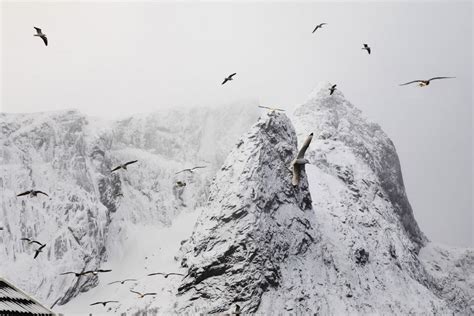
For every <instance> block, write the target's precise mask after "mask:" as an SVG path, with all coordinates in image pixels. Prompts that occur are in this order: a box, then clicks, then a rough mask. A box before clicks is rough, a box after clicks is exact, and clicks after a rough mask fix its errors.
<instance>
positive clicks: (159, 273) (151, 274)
mask: <svg viewBox="0 0 474 316" xmlns="http://www.w3.org/2000/svg"><path fill="white" fill-rule="evenodd" d="M154 275H162V276H163V277H164V278H165V279H167V278H168V277H169V276H170V275H179V276H184V274H182V273H176V272H171V273H163V272H155V273H150V274H149V275H148V276H154Z"/></svg>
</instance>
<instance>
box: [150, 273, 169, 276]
mask: <svg viewBox="0 0 474 316" xmlns="http://www.w3.org/2000/svg"><path fill="white" fill-rule="evenodd" d="M154 275H165V274H164V273H163V272H154V273H150V274H149V275H148V276H154Z"/></svg>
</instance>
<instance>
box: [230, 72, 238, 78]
mask: <svg viewBox="0 0 474 316" xmlns="http://www.w3.org/2000/svg"><path fill="white" fill-rule="evenodd" d="M236 74H237V73H236V72H234V73H233V74H232V75H230V76H229V78H232V77H233V76H235V75H236Z"/></svg>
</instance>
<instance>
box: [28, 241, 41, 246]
mask: <svg viewBox="0 0 474 316" xmlns="http://www.w3.org/2000/svg"><path fill="white" fill-rule="evenodd" d="M30 242H31V243H33V244H37V245H38V246H43V244H42V243H40V242H39V241H37V240H31V241H30Z"/></svg>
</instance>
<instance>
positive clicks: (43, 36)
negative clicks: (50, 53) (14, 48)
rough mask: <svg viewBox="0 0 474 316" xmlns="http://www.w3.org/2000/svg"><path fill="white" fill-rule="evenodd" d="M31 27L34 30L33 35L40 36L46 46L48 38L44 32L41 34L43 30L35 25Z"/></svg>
mask: <svg viewBox="0 0 474 316" xmlns="http://www.w3.org/2000/svg"><path fill="white" fill-rule="evenodd" d="M33 27H34V28H35V30H36V34H34V35H33V36H38V37H41V39H42V40H43V42H44V45H46V46H48V39H47V38H46V34H43V32H41V29H40V28H39V27H36V26H33Z"/></svg>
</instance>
